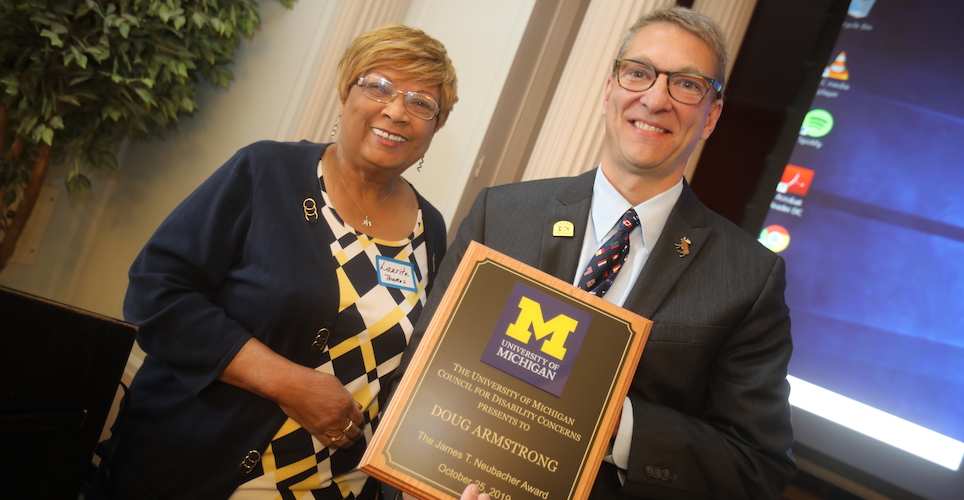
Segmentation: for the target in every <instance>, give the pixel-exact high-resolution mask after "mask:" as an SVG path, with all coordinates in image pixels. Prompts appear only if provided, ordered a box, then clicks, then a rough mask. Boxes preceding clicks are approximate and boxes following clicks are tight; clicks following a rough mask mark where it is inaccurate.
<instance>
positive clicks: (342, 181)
mask: <svg viewBox="0 0 964 500" xmlns="http://www.w3.org/2000/svg"><path fill="white" fill-rule="evenodd" d="M335 168H337V169H338V178H339V179H341V185H342V186H345V192H346V193H348V197H349V198H351V201H352V202H353V203H355V206H356V207H358V211H359V212H361V213H363V214H365V220H363V221H362V223H361V225H362V226H365V227H369V226H371V225H372V221H371V219H369V218H368V213H366V212H365V211H364V210H362V207H361V205H359V204H358V200H356V199H355V197H354V196H353V195H352V194H351V189H348V184H345V176H343V175H341V165H337V164H336V165H335ZM394 192H395V182H394V181H393V182H392V188H391V189H389V191H388V194H386V195H385V197H384V198H382V201H380V202H378V205H375V208H373V209H372V212H375V210H378V207H380V206H382V203H385V200H387V199H389V198H391V197H392V194H393V193H394Z"/></svg>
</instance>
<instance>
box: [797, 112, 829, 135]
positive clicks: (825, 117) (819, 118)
mask: <svg viewBox="0 0 964 500" xmlns="http://www.w3.org/2000/svg"><path fill="white" fill-rule="evenodd" d="M832 128H833V116H832V115H831V114H830V113H828V112H827V111H826V110H823V109H813V110H810V112H809V113H807V116H804V117H803V124H802V125H801V126H800V135H806V136H810V137H823V136H825V135H827V134H828V133H829V132H830V129H832Z"/></svg>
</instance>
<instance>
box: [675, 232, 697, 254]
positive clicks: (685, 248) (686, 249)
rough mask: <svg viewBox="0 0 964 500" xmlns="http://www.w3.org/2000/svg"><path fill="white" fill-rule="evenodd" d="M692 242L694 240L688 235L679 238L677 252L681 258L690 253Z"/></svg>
mask: <svg viewBox="0 0 964 500" xmlns="http://www.w3.org/2000/svg"><path fill="white" fill-rule="evenodd" d="M692 244H693V242H692V241H690V239H689V238H687V237H686V236H683V237H682V238H680V239H679V243H677V244H676V253H678V254H679V256H680V258H682V257H685V256H687V255H689V254H690V245H692Z"/></svg>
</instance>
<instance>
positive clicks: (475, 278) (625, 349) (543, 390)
mask: <svg viewBox="0 0 964 500" xmlns="http://www.w3.org/2000/svg"><path fill="white" fill-rule="evenodd" d="M651 326H652V322H651V321H649V320H647V319H645V318H642V317H640V316H638V315H635V314H633V313H631V312H629V311H627V310H625V309H622V308H619V307H617V306H614V305H613V304H610V303H609V302H606V301H605V300H603V299H600V298H598V297H596V296H594V295H591V294H589V293H587V292H585V291H583V290H580V289H578V288H576V287H574V286H572V285H570V284H569V283H565V282H563V281H561V280H559V279H557V278H555V277H552V276H550V275H548V274H546V273H544V272H542V271H539V270H537V269H534V268H532V267H530V266H527V265H525V264H522V263H521V262H518V261H516V260H514V259H512V258H509V257H507V256H505V255H503V254H500V253H498V252H495V251H493V250H491V249H489V248H487V247H485V246H482V245H480V244H478V243H475V242H473V243H472V244H470V246H469V248H468V250H467V251H466V253H465V256H464V257H463V259H462V262H461V264H460V265H459V268H458V270H457V271H456V273H455V276H454V277H453V280H452V283H451V284H450V285H449V288H448V290H447V291H446V293H445V295H444V296H443V298H442V301H441V303H440V305H439V308H438V310H437V311H436V313H435V316H434V317H433V318H432V321H431V323H430V324H429V327H428V329H427V330H426V332H425V335H424V337H423V339H422V341H421V344H420V345H419V346H418V349H417V351H416V352H415V354H414V357H413V358H412V362H411V364H410V365H409V367H408V370H407V371H406V373H405V375H404V377H403V378H402V381H401V383H400V385H399V387H398V389H397V390H396V392H395V394H394V396H393V397H392V402H391V404H389V406H388V408H386V410H385V413H384V414H383V415H382V418H381V423H380V424H379V427H378V431H377V432H376V433H375V435H374V437H373V439H372V442H371V443H369V445H368V449H367V451H366V452H365V455H364V457H362V460H361V463H360V464H359V468H360V469H361V470H362V471H364V472H366V473H368V474H369V475H371V476H374V477H376V478H378V479H380V480H382V481H385V482H386V483H389V484H391V485H393V486H395V487H397V488H399V489H401V490H403V491H406V492H408V493H411V494H413V495H415V496H417V497H419V498H425V499H436V500H443V499H445V500H448V499H450V498H453V497H454V498H458V497H459V496H460V495H461V493H462V490H463V489H464V487H465V485H466V484H467V483H469V482H474V483H478V484H479V485H480V486H481V488H482V491H484V492H486V493H488V494H489V495H490V496H491V497H492V500H529V499H536V498H541V499H543V500H570V499H571V500H583V499H585V498H586V497H587V496H588V495H589V491H590V489H591V488H592V484H593V480H594V479H595V476H596V472H597V470H598V468H599V465H600V462H601V461H602V459H603V456H604V455H605V453H606V449H607V446H608V444H609V441H610V438H611V436H612V435H613V433H614V432H615V426H616V425H617V422H618V420H619V416H620V413H621V411H622V406H623V400H624V398H625V397H626V392H627V391H628V390H629V384H630V382H631V381H632V378H633V374H634V373H635V371H636V365H637V363H638V362H639V357H640V355H641V354H642V352H643V347H644V345H645V342H646V339H647V337H648V336H649V330H650V327H651Z"/></svg>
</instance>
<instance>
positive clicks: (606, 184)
mask: <svg viewBox="0 0 964 500" xmlns="http://www.w3.org/2000/svg"><path fill="white" fill-rule="evenodd" d="M725 50H726V49H725V42H724V40H723V35H722V33H721V31H720V29H719V27H718V26H716V24H715V23H713V22H712V21H711V20H709V19H708V18H706V17H705V16H703V15H701V14H697V13H694V12H692V11H690V10H688V9H684V8H671V9H665V10H659V11H656V12H653V13H651V14H649V15H647V16H644V17H643V18H642V19H640V20H639V21H637V23H636V24H634V26H633V27H632V28H630V31H629V32H628V34H627V35H626V37H625V39H624V41H623V43H622V44H621V46H620V47H619V50H618V51H617V57H616V60H615V61H614V64H613V72H612V73H611V74H610V75H609V78H608V80H607V82H606V90H605V97H604V98H603V103H602V104H603V115H604V118H605V123H606V135H605V144H604V147H603V152H602V162H601V164H600V166H599V168H598V169H595V170H592V171H590V172H587V173H585V174H583V175H580V176H578V177H572V178H560V179H549V180H540V181H534V182H526V183H519V184H512V185H506V186H500V187H494V188H488V189H485V190H483V191H482V192H481V193H480V194H479V196H478V198H477V199H476V201H475V204H474V205H473V207H472V209H471V212H470V213H469V214H468V216H467V217H466V218H465V220H464V221H463V222H462V224H461V226H460V228H459V231H458V236H457V238H456V241H455V242H454V243H453V246H452V248H450V249H449V253H448V256H447V257H446V258H445V260H444V262H443V264H442V269H441V271H440V274H439V280H438V281H437V284H436V287H437V288H436V289H435V291H434V294H433V296H432V297H431V298H430V301H429V305H428V307H427V309H426V311H427V312H426V314H423V316H422V320H421V321H420V323H419V325H418V326H416V329H415V338H413V343H414V342H417V339H418V337H419V336H420V335H421V334H422V333H423V332H424V329H425V327H426V326H427V325H428V321H429V319H430V318H431V317H432V314H431V313H432V312H434V310H435V308H436V307H437V305H438V302H439V300H440V299H441V297H442V294H443V292H441V291H439V290H445V288H446V287H447V286H448V284H449V282H450V280H451V278H452V274H453V272H454V270H455V269H456V267H457V266H458V264H459V261H460V259H461V257H462V255H463V254H464V252H465V249H466V247H467V245H468V244H469V242H470V241H471V240H475V241H478V242H480V243H482V244H484V245H486V246H488V247H490V248H492V249H494V250H496V251H499V252H502V253H504V254H507V255H509V256H511V257H513V258H515V259H518V260H520V261H522V262H525V263H527V264H529V265H531V266H534V267H537V268H539V269H541V270H543V271H546V272H548V273H549V274H552V275H554V276H556V277H558V278H560V279H563V280H566V281H568V282H571V283H573V284H577V285H578V284H579V283H580V280H581V278H582V276H583V274H584V272H583V270H586V269H587V267H588V266H589V263H590V260H592V261H596V260H598V259H593V258H592V257H593V253H594V252H595V250H596V249H597V248H599V247H600V245H601V244H602V243H603V242H605V241H606V240H607V239H609V237H610V236H611V235H613V234H614V233H615V230H616V228H615V227H614V226H615V222H616V221H617V219H620V216H621V215H622V214H623V213H624V212H627V210H628V209H633V210H635V213H636V214H637V215H638V219H639V225H638V226H635V222H634V223H632V224H628V225H627V227H630V226H635V227H633V229H632V231H631V233H630V237H629V249H630V251H629V254H628V257H626V259H625V263H624V264H623V265H622V268H621V269H619V270H618V272H617V273H616V275H615V279H614V280H613V281H612V284H611V287H610V288H609V289H608V291H606V292H605V295H604V296H603V298H605V299H606V300H609V301H611V302H613V303H616V304H618V305H621V306H623V307H625V308H626V309H628V310H631V311H633V312H635V313H637V314H639V315H641V316H643V317H646V318H649V319H651V320H653V322H654V325H653V329H652V331H651V333H650V336H649V341H648V343H647V345H646V348H645V351H644V353H643V356H642V358H641V360H640V364H639V368H638V370H637V372H636V375H635V377H634V380H633V383H632V385H631V388H630V390H629V395H628V397H627V401H626V403H625V404H624V409H623V414H622V418H621V421H620V425H619V430H618V431H617V433H616V435H615V436H614V440H613V450H612V451H613V453H612V456H611V458H609V459H607V462H605V463H604V464H603V468H602V470H601V471H600V473H599V474H598V475H597V479H596V483H595V485H594V487H593V490H592V493H591V497H590V498H600V499H602V498H605V499H617V498H627V499H629V498H647V499H649V498H653V499H660V498H671V499H681V498H726V499H735V498H740V499H744V498H749V499H762V498H778V497H779V496H780V494H781V492H782V491H783V489H784V488H785V487H786V485H787V483H788V482H789V480H790V478H791V477H792V476H793V474H794V472H795V470H796V466H795V464H794V461H793V456H792V453H791V451H790V445H791V443H792V442H793V435H792V431H791V426H790V409H789V405H788V401H787V398H788V394H789V385H788V384H787V382H786V374H787V363H788V362H789V359H790V353H791V350H792V345H791V339H790V319H789V312H788V309H787V306H786V304H785V302H784V297H783V293H784V286H785V277H784V263H783V260H782V259H781V258H780V257H778V256H777V255H775V254H773V253H772V252H770V251H769V250H766V249H765V248H764V247H763V246H762V245H760V244H759V243H758V242H756V241H755V240H754V239H753V238H752V237H750V236H749V235H748V234H746V233H745V232H743V231H742V230H740V229H739V228H737V227H736V226H735V225H733V224H731V223H730V222H728V221H726V220H725V219H723V218H722V217H720V216H719V215H717V214H715V213H713V212H712V211H710V210H709V209H708V208H706V207H705V206H704V205H703V204H701V203H700V202H699V201H698V200H697V199H696V197H695V195H694V194H693V192H692V190H691V189H690V188H689V186H688V185H687V184H686V182H685V181H684V180H683V171H684V168H685V166H686V162H687V160H688V159H689V157H690V155H691V154H692V152H693V150H694V148H695V147H696V145H697V144H698V142H699V141H700V140H702V139H706V138H707V137H709V136H710V134H711V133H712V132H713V129H714V127H715V126H716V123H717V120H718V119H719V117H720V113H721V111H722V109H723V100H722V82H723V78H724V76H723V75H724V71H725V68H726V53H725ZM706 75H712V77H710V76H706ZM557 221H571V222H572V223H573V225H574V226H575V231H574V234H573V235H572V236H571V237H568V236H565V235H559V236H556V235H553V231H552V228H553V225H554V224H555V223H556V222H557ZM587 272H588V271H587ZM595 293H597V295H602V293H603V292H602V291H596V292H595Z"/></svg>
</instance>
